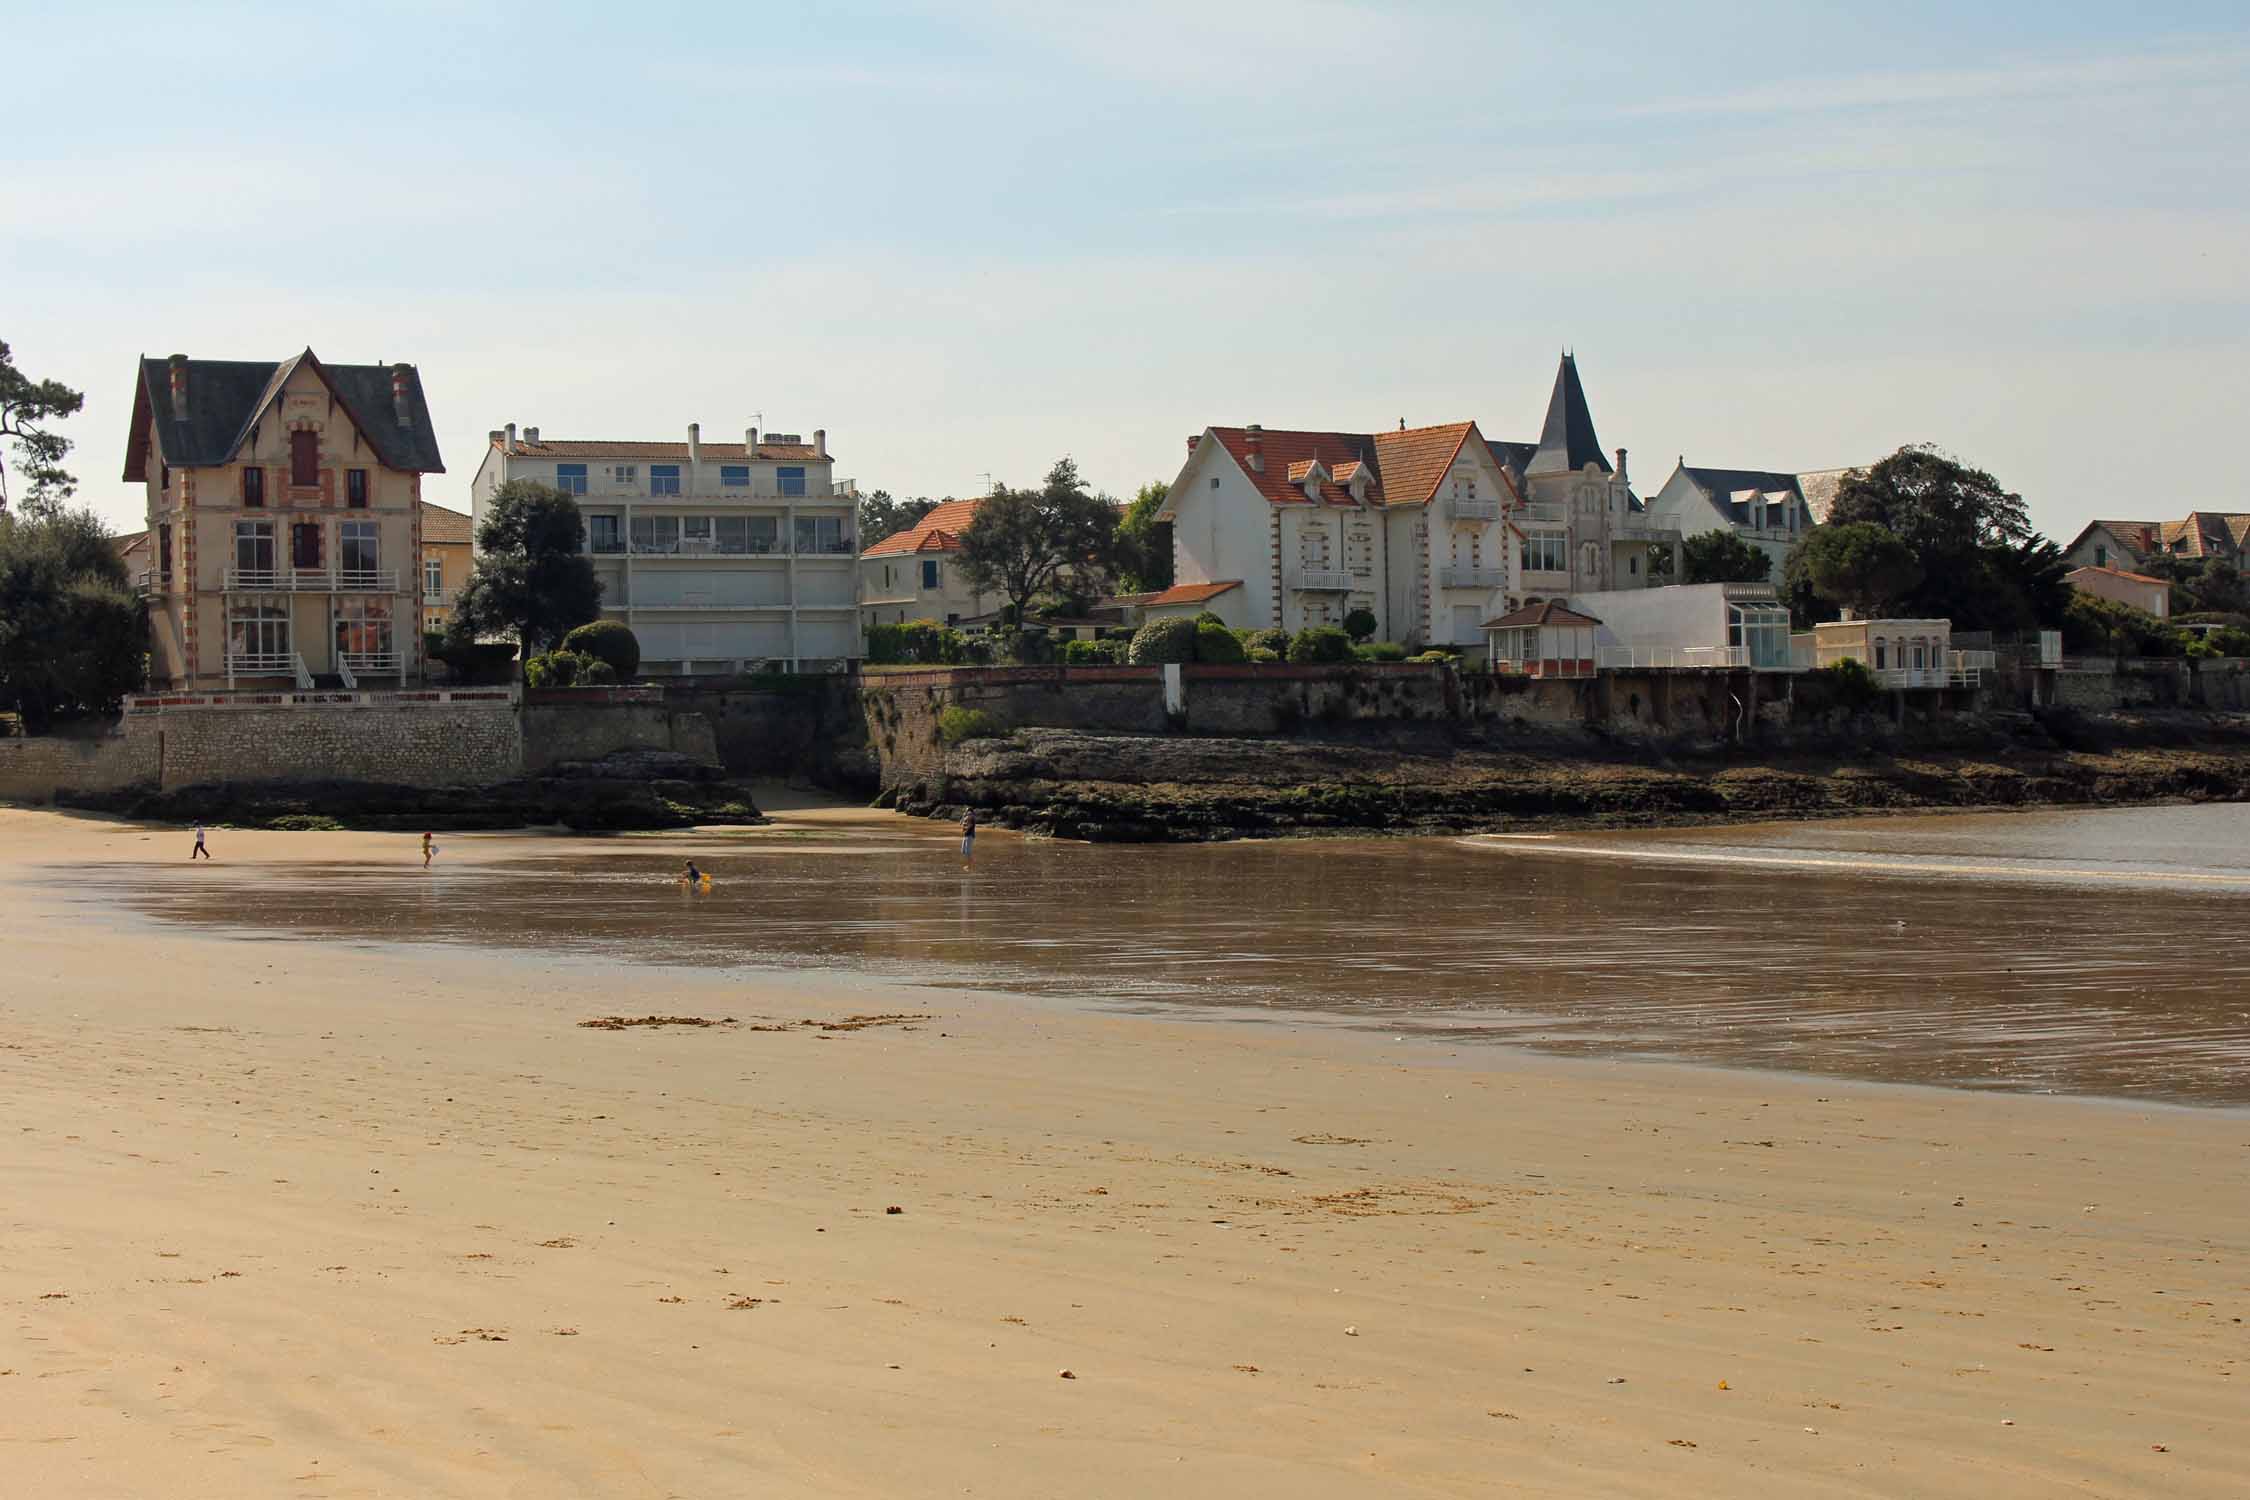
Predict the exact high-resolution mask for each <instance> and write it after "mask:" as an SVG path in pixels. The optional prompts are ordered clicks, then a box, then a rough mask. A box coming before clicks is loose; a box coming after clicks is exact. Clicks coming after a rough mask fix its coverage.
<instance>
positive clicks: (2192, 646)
mask: <svg viewBox="0 0 2250 1500" xmlns="http://www.w3.org/2000/svg"><path fill="white" fill-rule="evenodd" d="M2179 637H2180V639H2181V640H2182V641H2184V642H2185V643H2186V644H2185V645H2183V646H2181V647H2180V654H2181V655H2182V656H2185V657H2186V658H2187V659H2188V660H2189V661H2216V660H2217V659H2218V656H2219V648H2218V647H2217V646H2214V645H2213V644H2211V642H2209V641H2207V640H2204V639H2203V638H2202V637H2200V636H2192V635H2189V634H2188V633H2187V632H2186V631H2184V630H2183V631H2180V632H2179Z"/></svg>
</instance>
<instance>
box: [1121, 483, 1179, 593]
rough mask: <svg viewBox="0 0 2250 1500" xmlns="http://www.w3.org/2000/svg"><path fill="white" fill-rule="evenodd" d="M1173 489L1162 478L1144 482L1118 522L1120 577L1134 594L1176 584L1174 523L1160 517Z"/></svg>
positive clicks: (1154, 590)
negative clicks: (1174, 577) (1157, 514)
mask: <svg viewBox="0 0 2250 1500" xmlns="http://www.w3.org/2000/svg"><path fill="white" fill-rule="evenodd" d="M1171 490H1172V487H1171V486H1170V485H1169V484H1167V483H1165V482H1164V481H1163V480H1161V479H1154V480H1151V481H1149V482H1148V483H1147V484H1144V485H1142V486H1141V487H1140V490H1139V491H1138V492H1137V493H1136V494H1135V495H1134V496H1133V503H1132V504H1130V505H1128V506H1126V507H1125V514H1124V515H1123V516H1122V517H1121V518H1119V520H1118V522H1117V578H1118V582H1119V583H1120V584H1122V585H1123V586H1124V587H1125V588H1126V589H1128V590H1130V591H1132V592H1133V593H1137V594H1153V593H1157V592H1160V591H1161V590H1164V589H1168V588H1170V587H1171V586H1172V523H1171V522H1170V521H1159V520H1158V519H1156V513H1157V512H1158V511H1160V510H1162V509H1163V508H1164V500H1165V497H1166V496H1167V495H1169V494H1170V493H1171Z"/></svg>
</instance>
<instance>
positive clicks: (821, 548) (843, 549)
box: [586, 537, 854, 557]
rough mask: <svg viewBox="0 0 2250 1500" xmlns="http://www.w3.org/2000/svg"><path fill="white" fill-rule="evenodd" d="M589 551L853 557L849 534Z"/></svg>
mask: <svg viewBox="0 0 2250 1500" xmlns="http://www.w3.org/2000/svg"><path fill="white" fill-rule="evenodd" d="M586 550H587V553H588V555H590V556H593V557H621V556H623V555H625V554H626V553H627V552H630V553H631V554H632V555H633V556H635V557H787V556H789V555H790V553H791V551H792V550H794V551H795V553H796V555H797V556H799V557H850V556H852V554H853V551H854V548H853V544H852V539H851V538H850V537H844V538H842V539H840V540H838V541H833V542H820V543H816V544H814V545H812V546H808V547H798V548H795V549H792V548H790V547H789V546H788V545H787V544H786V543H783V542H770V543H763V542H750V543H748V544H746V545H745V544H734V543H726V542H705V541H696V540H691V539H689V538H687V537H681V538H679V539H678V540H676V541H670V542H633V543H630V544H627V543H625V542H596V543H594V544H593V545H591V546H589V547H588V548H587V549H586Z"/></svg>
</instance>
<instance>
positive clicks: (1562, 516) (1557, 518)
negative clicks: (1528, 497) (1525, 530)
mask: <svg viewBox="0 0 2250 1500" xmlns="http://www.w3.org/2000/svg"><path fill="white" fill-rule="evenodd" d="M1516 523H1517V524H1518V525H1520V526H1555V527H1561V526H1567V525H1569V524H1570V513H1569V511H1567V510H1566V509H1564V508H1563V507H1562V506H1560V505H1527V506H1525V507H1524V508H1523V509H1521V510H1519V511H1517V512H1516Z"/></svg>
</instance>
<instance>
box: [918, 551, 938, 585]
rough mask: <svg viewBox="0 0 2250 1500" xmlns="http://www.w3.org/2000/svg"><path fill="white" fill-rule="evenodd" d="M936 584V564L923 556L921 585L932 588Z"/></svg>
mask: <svg viewBox="0 0 2250 1500" xmlns="http://www.w3.org/2000/svg"><path fill="white" fill-rule="evenodd" d="M937 586H938V565H937V564H936V563H935V562H934V561H931V560H929V559H927V558H925V559H924V560H923V562H922V587H924V588H926V589H934V588H936V587H937Z"/></svg>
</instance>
